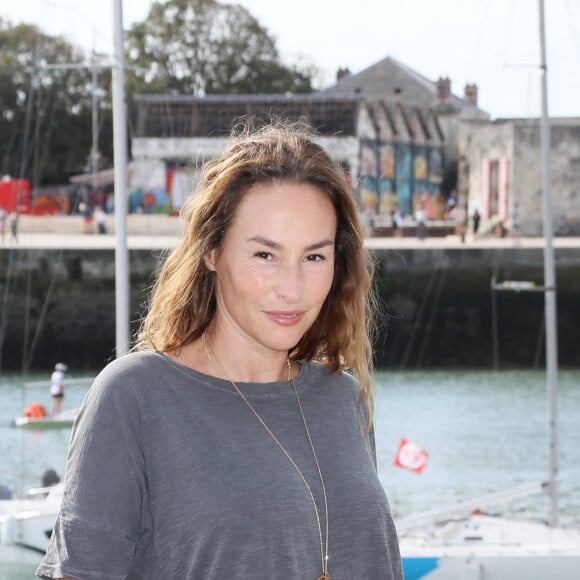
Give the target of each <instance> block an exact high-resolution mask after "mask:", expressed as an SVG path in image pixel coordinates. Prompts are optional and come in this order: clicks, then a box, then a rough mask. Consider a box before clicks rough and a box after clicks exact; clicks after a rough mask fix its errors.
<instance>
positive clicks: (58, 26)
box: [0, 0, 580, 118]
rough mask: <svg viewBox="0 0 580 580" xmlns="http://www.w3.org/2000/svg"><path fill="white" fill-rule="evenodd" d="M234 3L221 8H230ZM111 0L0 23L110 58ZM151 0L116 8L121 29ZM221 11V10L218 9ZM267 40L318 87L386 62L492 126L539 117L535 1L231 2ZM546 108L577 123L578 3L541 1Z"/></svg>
mask: <svg viewBox="0 0 580 580" xmlns="http://www.w3.org/2000/svg"><path fill="white" fill-rule="evenodd" d="M234 1H235V0H230V3H233V2H234ZM114 3H115V0H99V1H98V2H91V1H88V0H3V1H2V3H1V4H0V16H1V17H2V18H4V19H7V20H9V21H11V22H12V23H13V24H16V23H18V22H26V23H29V24H36V25H37V26H39V27H40V28H41V29H42V30H43V31H45V32H47V33H49V34H53V35H54V34H62V35H64V36H65V37H66V38H67V39H68V40H69V41H70V42H71V43H73V44H76V45H77V46H79V47H81V48H85V49H86V50H87V51H90V50H91V49H93V48H94V49H95V50H97V51H98V52H101V53H105V54H112V52H113V16H112V14H113V6H114ZM152 3H153V0H123V24H124V28H125V29H127V28H129V27H130V25H131V24H133V23H135V22H138V21H142V20H144V19H145V18H146V17H147V14H148V11H149V7H150V6H151V4H152ZM222 3H223V2H222ZM237 3H239V4H241V5H243V6H244V7H246V8H247V9H248V10H249V11H250V13H251V14H252V15H253V16H254V17H255V18H256V19H257V20H258V21H259V22H260V24H261V25H262V26H264V27H265V28H266V29H267V30H268V31H269V33H270V34H271V35H272V36H274V38H275V39H276V42H277V46H278V48H279V50H280V53H281V56H282V58H283V60H284V62H285V63H286V64H302V65H315V66H316V67H317V68H318V69H319V70H320V71H321V74H320V77H319V84H320V88H324V87H326V86H329V85H331V84H333V82H334V79H335V74H336V71H337V69H338V68H340V67H343V68H344V67H346V68H348V69H350V71H351V72H352V73H357V72H360V71H362V70H364V69H365V68H367V67H369V66H371V65H373V64H374V63H376V62H378V61H380V60H382V59H383V58H386V57H387V56H391V57H393V58H395V59H397V60H399V61H401V62H402V63H404V64H405V65H407V66H408V67H410V68H412V69H414V70H415V71H417V72H418V73H420V74H422V75H423V76H425V77H427V78H428V79H429V80H432V81H436V80H437V79H438V78H439V77H449V78H450V79H451V83H452V84H451V89H452V91H453V92H454V93H455V94H456V95H458V96H463V91H464V87H465V85H466V84H467V83H475V84H477V85H478V87H479V106H480V108H481V109H483V110H484V111H487V112H488V113H489V114H490V115H491V116H492V118H501V117H537V116H539V115H540V112H541V74H540V68H539V66H540V34H539V30H540V25H539V0H356V1H355V2H346V0H292V2H277V1H275V0H238V2H237ZM545 23H546V55H547V75H548V110H549V113H550V115H552V116H555V117H572V116H573V117H580V0H545Z"/></svg>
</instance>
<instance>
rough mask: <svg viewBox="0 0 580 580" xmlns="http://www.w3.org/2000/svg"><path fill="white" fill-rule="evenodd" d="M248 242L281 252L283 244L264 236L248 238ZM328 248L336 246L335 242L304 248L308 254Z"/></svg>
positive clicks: (327, 241) (328, 241)
mask: <svg viewBox="0 0 580 580" xmlns="http://www.w3.org/2000/svg"><path fill="white" fill-rule="evenodd" d="M246 241H248V242H257V243H258V244H262V245H263V246H266V247H268V248H272V249H273V250H281V249H282V244H279V243H278V242H275V241H274V240H270V239H269V238H264V237H262V236H253V237H251V238H248V239H247V240H246ZM327 246H334V240H330V239H324V240H320V241H319V242H316V243H314V244H311V245H310V246H306V248H304V249H305V250H306V251H307V252H311V251H312V250H320V249H321V248H326V247H327Z"/></svg>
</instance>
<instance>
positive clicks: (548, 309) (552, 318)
mask: <svg viewBox="0 0 580 580" xmlns="http://www.w3.org/2000/svg"><path fill="white" fill-rule="evenodd" d="M539 3H540V4H539V8H540V59H541V63H540V67H541V82H542V117H541V125H540V136H541V143H542V147H541V152H542V164H541V166H542V192H543V199H544V287H545V290H544V297H545V313H546V380H547V387H548V406H549V429H550V524H551V525H552V526H556V525H557V524H558V469H559V468H558V428H557V426H558V407H557V395H558V335H557V332H556V323H557V320H556V275H555V266H554V247H553V244H552V240H553V237H554V231H553V217H552V216H553V211H552V189H551V188H552V167H551V159H550V153H551V139H550V118H549V116H548V66H547V63H546V31H545V21H544V0H539Z"/></svg>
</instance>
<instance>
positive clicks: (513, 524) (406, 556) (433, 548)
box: [398, 0, 580, 580]
mask: <svg viewBox="0 0 580 580" xmlns="http://www.w3.org/2000/svg"><path fill="white" fill-rule="evenodd" d="M539 12H540V44H541V72H542V75H541V81H542V115H541V155H542V167H543V177H542V190H543V198H544V199H543V201H544V216H543V217H544V239H545V245H544V289H543V290H544V295H545V315H546V316H545V318H546V371H547V372H546V376H547V386H548V404H549V429H550V477H549V481H547V482H540V483H538V484H534V485H531V486H526V487H525V488H520V489H516V490H512V491H507V492H503V493H499V494H493V495H492V496H486V497H483V498H478V499H475V500H473V501H471V502H463V503H462V504H460V505H458V506H454V507H450V508H447V509H444V510H437V511H435V512H432V513H428V514H422V515H420V516H417V517H414V518H407V519H406V520H405V519H402V520H400V521H399V522H398V529H399V535H400V547H401V554H402V557H403V568H404V572H405V579H406V580H420V579H421V580H515V579H518V580H519V579H522V580H546V579H547V578H554V579H555V580H578V579H579V578H580V528H572V527H562V526H559V525H558V446H557V406H556V401H557V375H558V360H557V333H556V284H555V267H554V250H553V245H552V242H553V224H552V199H551V168H550V121H549V116H548V104H547V66H546V46H545V44H546V43H545V23H544V2H543V0H539ZM543 491H547V492H548V493H549V497H550V518H549V522H547V523H544V522H539V521H533V520H527V521H525V520H516V519H511V518H503V517H496V516H492V515H487V514H486V513H484V512H482V511H481V509H482V508H483V507H486V505H490V504H492V503H493V502H496V501H501V500H505V499H510V498H513V499H515V498H517V497H522V496H525V495H528V494H530V493H537V492H543Z"/></svg>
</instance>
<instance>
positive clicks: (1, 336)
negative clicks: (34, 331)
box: [0, 248, 16, 370]
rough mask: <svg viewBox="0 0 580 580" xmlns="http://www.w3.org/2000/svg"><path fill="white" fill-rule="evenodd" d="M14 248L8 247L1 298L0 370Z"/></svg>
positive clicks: (0, 368)
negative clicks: (2, 295) (6, 266)
mask: <svg viewBox="0 0 580 580" xmlns="http://www.w3.org/2000/svg"><path fill="white" fill-rule="evenodd" d="M15 252H16V250H15V248H10V251H9V252H8V268H7V270H6V281H5V283H4V297H3V299H2V315H1V316H0V370H2V363H3V360H2V353H3V351H4V336H5V333H6V321H7V317H8V302H9V300H10V288H11V286H12V276H13V272H14V254H15Z"/></svg>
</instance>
